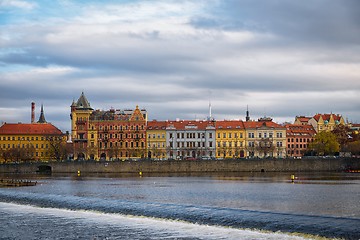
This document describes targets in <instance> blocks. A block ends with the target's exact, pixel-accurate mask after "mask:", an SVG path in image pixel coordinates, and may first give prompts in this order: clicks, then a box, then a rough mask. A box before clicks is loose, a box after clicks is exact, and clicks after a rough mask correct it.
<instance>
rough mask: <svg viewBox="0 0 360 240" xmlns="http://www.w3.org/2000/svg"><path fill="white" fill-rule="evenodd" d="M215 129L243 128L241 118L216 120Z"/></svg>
mask: <svg viewBox="0 0 360 240" xmlns="http://www.w3.org/2000/svg"><path fill="white" fill-rule="evenodd" d="M216 129H244V122H243V121H241V120H229V121H226V120H224V121H216Z"/></svg>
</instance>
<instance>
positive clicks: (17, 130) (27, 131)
mask: <svg viewBox="0 0 360 240" xmlns="http://www.w3.org/2000/svg"><path fill="white" fill-rule="evenodd" d="M0 134H8V135H12V134H13V135H54V134H56V135H57V134H58V135H61V134H63V133H62V132H61V131H60V130H59V129H58V128H57V127H55V126H54V125H52V124H50V123H5V124H4V125H2V126H1V127H0Z"/></svg>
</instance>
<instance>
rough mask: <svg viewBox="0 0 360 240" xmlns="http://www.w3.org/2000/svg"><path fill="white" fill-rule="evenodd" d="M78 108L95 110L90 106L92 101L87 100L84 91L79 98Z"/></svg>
mask: <svg viewBox="0 0 360 240" xmlns="http://www.w3.org/2000/svg"><path fill="white" fill-rule="evenodd" d="M76 108H80V109H88V110H93V109H92V108H91V107H90V103H89V101H88V100H87V98H86V97H85V94H84V92H82V93H81V95H80V97H79V99H78V100H77V103H76Z"/></svg>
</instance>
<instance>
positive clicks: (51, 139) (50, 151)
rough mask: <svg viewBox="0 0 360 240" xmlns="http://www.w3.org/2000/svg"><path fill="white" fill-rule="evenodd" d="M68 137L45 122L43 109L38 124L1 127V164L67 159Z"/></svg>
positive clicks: (11, 124) (4, 125) (10, 124)
mask: <svg viewBox="0 0 360 240" xmlns="http://www.w3.org/2000/svg"><path fill="white" fill-rule="evenodd" d="M68 153H69V152H68V151H67V148H66V135H65V134H63V133H62V132H61V131H60V130H59V129H58V128H56V127H55V126H54V125H52V124H50V123H47V122H46V121H45V117H44V113H43V108H42V111H41V115H40V119H39V121H38V122H37V123H5V124H3V125H2V126H1V127H0V162H2V163H4V162H26V161H51V160H56V159H65V158H67V154H68Z"/></svg>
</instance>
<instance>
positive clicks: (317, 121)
mask: <svg viewBox="0 0 360 240" xmlns="http://www.w3.org/2000/svg"><path fill="white" fill-rule="evenodd" d="M296 123H297V122H296V121H295V124H296ZM308 124H311V125H312V126H313V127H314V129H315V131H316V132H317V133H319V132H322V131H332V130H334V128H335V127H336V126H337V125H345V120H344V118H343V117H342V116H341V115H340V114H333V113H331V114H316V115H315V116H313V117H312V118H310V119H309V121H308Z"/></svg>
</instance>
